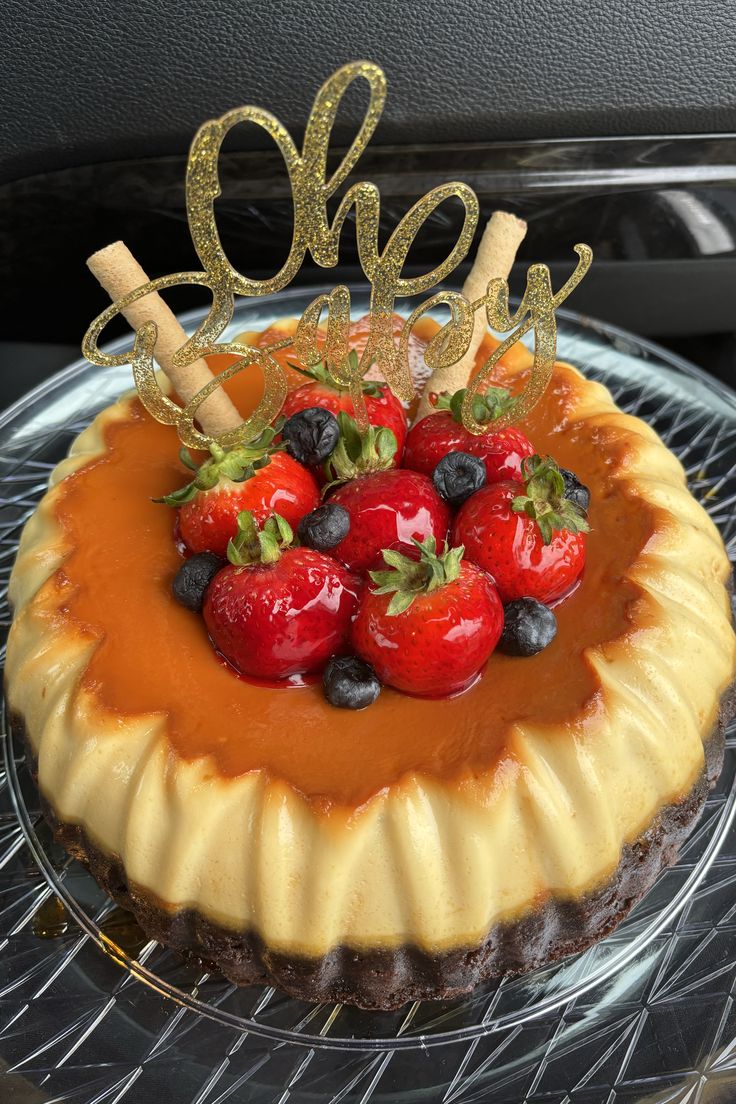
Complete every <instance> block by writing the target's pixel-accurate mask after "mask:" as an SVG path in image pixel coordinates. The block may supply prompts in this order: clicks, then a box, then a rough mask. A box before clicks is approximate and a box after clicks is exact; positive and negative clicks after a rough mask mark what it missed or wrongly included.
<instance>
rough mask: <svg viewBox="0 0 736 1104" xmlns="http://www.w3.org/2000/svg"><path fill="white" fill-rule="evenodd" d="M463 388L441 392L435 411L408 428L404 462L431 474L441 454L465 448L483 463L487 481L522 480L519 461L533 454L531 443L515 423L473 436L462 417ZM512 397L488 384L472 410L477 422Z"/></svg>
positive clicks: (504, 406) (498, 411)
mask: <svg viewBox="0 0 736 1104" xmlns="http://www.w3.org/2000/svg"><path fill="white" fill-rule="evenodd" d="M464 395H465V391H464V390H461V391H456V392H455V394H454V395H452V396H449V395H443V396H440V399H439V401H438V406H437V411H436V413H434V414H428V415H427V417H426V418H422V420H421V421H420V422H417V424H416V425H415V426H413V427H412V428H411V430H410V431H409V436H408V437H407V439H406V447H405V449H404V459H403V465H404V467H405V468H412V469H413V470H414V471H420V472H424V474H425V475H432V473H433V472H434V470H435V468H436V467H437V465H438V463H439V462H440V460H441V459H442V458H443V456H446V455H447V454H448V453H449V452H464V453H468V454H469V455H470V456H477V457H479V459H481V460H482V461H483V462H484V464H485V466H486V477H487V479H488V482H489V483H498V482H500V481H501V480H504V479H518V480H521V464H522V461H523V460H524V459H525V458H526V457H527V456H532V455H533V454H534V446H533V445H532V443H531V441H530V440H529V438H528V437H526V436H525V435H524V434H523V433H522V432H521V430H520V429H516V428H515V427H514V426H512V427H510V428H509V429H501V430H498V431H497V432H494V431H493V430H492V429H491V430H489V431H488V432H487V433H483V434H481V435H480V436H476V435H475V434H474V433H470V431H469V430H467V429H466V428H465V427H464V426H463V424H462V420H461V409H462V404H463V397H464ZM510 401H511V398H510V395H509V393H508V391H504V390H503V389H502V388H497V387H491V388H489V389H488V391H487V392H486V395H485V396H484V397H482V398H480V397H479V398H478V399H477V400H476V402H475V404H474V411H473V412H474V414H475V417H476V418H477V420H478V421H479V422H485V421H489V420H490V419H492V418H496V417H498V415H499V414H501V413H503V411H504V410H505V409H507V408H508V404H509V402H510Z"/></svg>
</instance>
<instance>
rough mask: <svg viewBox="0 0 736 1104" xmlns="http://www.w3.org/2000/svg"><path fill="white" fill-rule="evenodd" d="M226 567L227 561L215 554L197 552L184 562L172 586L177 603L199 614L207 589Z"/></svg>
mask: <svg viewBox="0 0 736 1104" xmlns="http://www.w3.org/2000/svg"><path fill="white" fill-rule="evenodd" d="M224 566H225V560H221V559H220V557H219V556H216V555H215V554H214V552H195V553H194V555H193V556H190V557H189V559H188V560H185V561H184V563H183V564H182V565H181V567H180V568H179V570H178V571H177V573H176V575H175V576H174V581H173V583H172V584H171V589H172V591H173V592H174V597H175V598H176V600H177V602H180V603H181V605H182V606H186V607H187V609H190V610H193V611H194V612H195V613H199V612H200V610H201V609H202V603H203V602H204V595H205V591H206V590H207V587H208V586H209V585H210V583H211V582H212V580H213V579H214V577H215V575H216V574H217V572H218V571H219V570H220V569H221V568H223V567H224Z"/></svg>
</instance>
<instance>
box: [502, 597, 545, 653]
mask: <svg viewBox="0 0 736 1104" xmlns="http://www.w3.org/2000/svg"><path fill="white" fill-rule="evenodd" d="M503 617H504V620H503V632H502V633H501V639H500V641H499V644H498V648H499V651H501V652H504V653H505V654H506V655H512V656H533V655H536V654H537V652H541V651H542V648H546V647H547V645H548V644H551V643H552V641H553V640H554V638H555V636H556V635H557V618H556V617H555V615H554V613H553V612H552V610H551V609H550V608H549V606H545V605H544V604H543V603H542V602H538V601H537V599H536V598H517V599H516V600H515V601H514V602H509V603H508V605H506V606H504V610H503Z"/></svg>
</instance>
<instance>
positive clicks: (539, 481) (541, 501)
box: [453, 456, 588, 603]
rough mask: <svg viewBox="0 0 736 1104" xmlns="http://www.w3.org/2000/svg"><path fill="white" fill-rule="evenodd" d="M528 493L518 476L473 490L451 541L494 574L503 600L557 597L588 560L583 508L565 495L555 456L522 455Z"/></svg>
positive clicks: (456, 521) (456, 524)
mask: <svg viewBox="0 0 736 1104" xmlns="http://www.w3.org/2000/svg"><path fill="white" fill-rule="evenodd" d="M523 474H524V481H525V486H524V488H523V490H524V492H525V493H522V494H520V493H519V491H520V490H522V488H520V487H519V484H518V483H515V482H511V481H508V482H504V483H491V484H489V485H487V486H486V487H483V489H482V490H480V491H477V492H476V493H475V494H474V495H471V497H470V498H469V499H467V501H466V502H464V503H463V505H462V506H461V507H460V510H459V512H458V514H457V517H456V519H455V526H454V529H453V541H454V543H455V544H463V545H464V546H465V554H466V556H467V557H468V559H469V560H472V561H473V563H476V564H478V565H479V566H480V567H482V568H484V569H485V570H486V571H488V572H489V574H491V575H492V576H493V578H494V580H495V583H496V586H497V587H498V592H499V594H500V595H501V598H502V600H503V602H504V603H506V602H511V601H513V600H514V599H515V598H522V597H525V598H536V599H538V600H539V601H540V602H545V603H548V602H553V601H554V600H555V599H556V598H561V597H562V595H563V594H565V593H566V592H567V591H568V590H569V589H570V587H571V586H572V584H573V583H574V582H575V580H576V579H577V578H578V577H579V575H580V573H581V572H582V570H583V567H584V566H585V533H586V532H587V531H588V522H587V519H586V514H585V511H584V510H582V509H581V507H580V506H578V505H577V504H576V503H575V502H573V501H572V500H571V499H568V498H565V485H564V480H563V476H562V473H561V472H560V469H559V468H558V467H557V465H556V464H555V462H554V460H552V459H551V458H549V457H547V458H546V459H543V458H542V457H541V456H532V457H531V458H529V459H526V460H524V466H523Z"/></svg>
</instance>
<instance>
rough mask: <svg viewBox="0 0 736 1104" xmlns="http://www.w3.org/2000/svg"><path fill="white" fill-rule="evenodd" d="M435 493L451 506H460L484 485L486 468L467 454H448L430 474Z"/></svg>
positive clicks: (481, 462) (475, 458) (475, 457)
mask: <svg viewBox="0 0 736 1104" xmlns="http://www.w3.org/2000/svg"><path fill="white" fill-rule="evenodd" d="M432 482H433V483H434V485H435V487H436V489H437V493H438V494H439V495H441V497H442V498H444V500H445V501H446V502H449V503H450V505H451V506H461V505H462V503H463V502H465V499H466V498H470V496H471V495H472V494H475V492H476V491H479V490H480V489H481V487H484V486H485V483H486V466H485V464H484V463H483V461H482V460H479V459H478V457H477V456H471V455H470V453H469V452H448V453H447V455H446V456H443V457H442V459H441V460H440V462H439V464H438V465H437V467H436V468H435V469H434V472H433V473H432Z"/></svg>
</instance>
